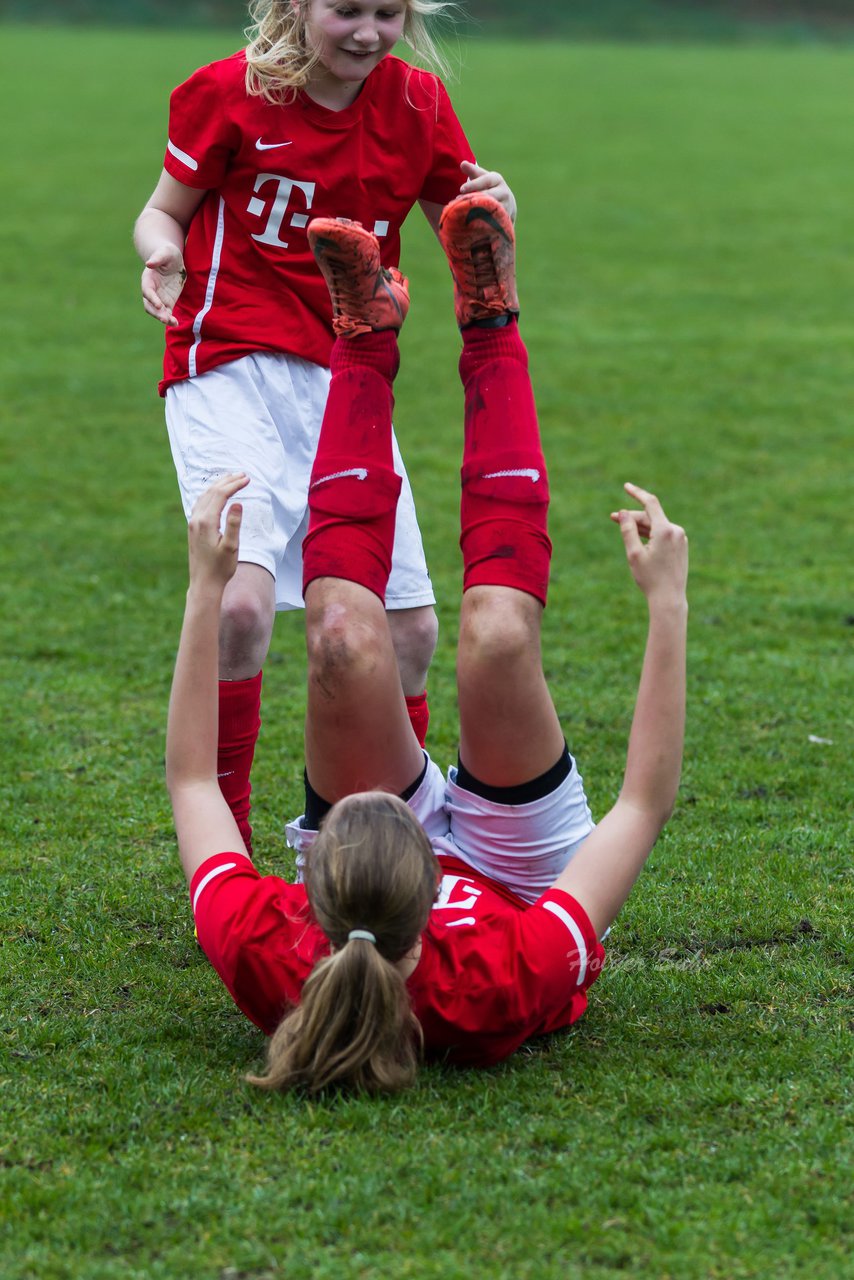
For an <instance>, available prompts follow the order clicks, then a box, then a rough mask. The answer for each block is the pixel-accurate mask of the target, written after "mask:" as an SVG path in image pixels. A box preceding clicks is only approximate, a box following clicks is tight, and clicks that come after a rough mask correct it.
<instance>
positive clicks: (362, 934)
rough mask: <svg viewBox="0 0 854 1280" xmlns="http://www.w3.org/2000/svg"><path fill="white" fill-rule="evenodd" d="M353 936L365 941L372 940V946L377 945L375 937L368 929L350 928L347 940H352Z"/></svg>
mask: <svg viewBox="0 0 854 1280" xmlns="http://www.w3.org/2000/svg"><path fill="white" fill-rule="evenodd" d="M354 938H361V939H363V941H365V942H372V943H373V944H374V946H376V945H377V940H376V937H375V936H374V934H372V933H371V932H370V930H369V929H351V930H350V932H349V933H348V934H347V941H348V942H352V941H353V939H354Z"/></svg>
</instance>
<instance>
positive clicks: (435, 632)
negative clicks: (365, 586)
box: [387, 605, 439, 695]
mask: <svg viewBox="0 0 854 1280" xmlns="http://www.w3.org/2000/svg"><path fill="white" fill-rule="evenodd" d="M387 616H388V625H389V631H390V632H391V640H392V644H393V645H394V652H395V656H396V658H397V666H398V670H399V671H400V683H401V685H402V686H403V692H404V693H405V694H408V695H414V694H419V693H421V691H422V689H423V688H424V686H425V685H426V683H427V672H428V670H429V668H430V663H431V662H432V661H433V654H434V653H435V652H436V642H437V640H438V638H439V619H438V618H437V617H436V611H435V609H434V608H433V607H432V605H424V606H422V607H421V608H418V609H391V610H390V611H389V613H388V615H387Z"/></svg>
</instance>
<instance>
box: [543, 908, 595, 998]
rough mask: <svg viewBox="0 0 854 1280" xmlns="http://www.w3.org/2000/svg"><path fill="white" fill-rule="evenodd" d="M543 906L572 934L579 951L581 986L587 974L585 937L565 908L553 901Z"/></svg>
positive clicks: (579, 982) (579, 983)
mask: <svg viewBox="0 0 854 1280" xmlns="http://www.w3.org/2000/svg"><path fill="white" fill-rule="evenodd" d="M543 906H544V907H545V909H546V911H551V913H552V915H553V916H557V918H558V920H560V921H561V922H562V923H563V924H565V925H566V927H567V929H568V930H569V932H570V933H571V934H572V940H573V942H574V943H575V946H576V948H577V950H578V985H579V986H581V984H582V982H583V981H584V976H585V974H586V973H587V947H586V945H585V942H584V935H583V934H582V932H581V930H580V929H579V927H578V925H577V924H576V922H575V921H574V920H573V918H572V916H571V915H570V914H569V912H568V911H567V910H566V908H565V907H562V906H560V904H559V903H557V902H551V901H549V902H544V903H543Z"/></svg>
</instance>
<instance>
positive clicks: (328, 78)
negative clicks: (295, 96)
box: [305, 0, 407, 100]
mask: <svg viewBox="0 0 854 1280" xmlns="http://www.w3.org/2000/svg"><path fill="white" fill-rule="evenodd" d="M406 8H407V6H406V0H308V3H307V4H306V8H305V39H306V45H307V47H308V49H309V50H310V52H312V53H316V54H317V55H318V57H319V65H318V67H317V71H316V74H315V75H314V76H313V77H312V83H317V84H318V86H320V84H323V86H324V87H325V88H327V89H328V90H332V91H334V89H335V87H336V86H337V85H340V86H341V88H342V89H343V88H344V86H347V87H348V90H349V94H348V96H351V100H352V97H355V96H356V93H358V90H359V87H360V86H361V85H362V83H363V82H364V81H365V80H366V79H367V78H368V76H369V75H370V73H371V72H372V71H373V69H374V67H375V66H376V65H377V63H378V62H379V61H380V60H381V59H382V58H384V57H385V55H386V54H387V53H388V52H389V51H390V50H391V49H392V48H393V47H394V45H395V44H396V43H397V41H398V40H399V39H400V37H401V35H402V34H403V24H404V21H405V19H406Z"/></svg>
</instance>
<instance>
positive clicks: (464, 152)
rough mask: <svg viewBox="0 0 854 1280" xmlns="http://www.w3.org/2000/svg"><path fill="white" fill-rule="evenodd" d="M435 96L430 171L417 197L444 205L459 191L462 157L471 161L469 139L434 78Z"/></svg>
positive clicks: (446, 96)
mask: <svg viewBox="0 0 854 1280" xmlns="http://www.w3.org/2000/svg"><path fill="white" fill-rule="evenodd" d="M434 84H435V91H434V93H435V96H434V98H433V103H432V104H431V109H432V110H434V111H435V114H436V124H435V128H434V131H433V157H432V164H431V167H430V172H429V173H428V174H427V177H426V178H425V180H424V184H423V186H422V188H421V192H420V195H419V199H421V200H430V201H432V202H433V203H435V204H447V203H448V201H449V200H453V199H454V196H458V195H459V193H460V185H461V184H462V182H463V180H464V175H463V173H462V172H461V170H460V163H461V162H462V161H463V160H472V161H473V160H474V152H473V151H472V149H471V145H470V143H469V140H468V138H467V137H466V135H465V132H464V131H463V126H462V125H461V124H460V122H459V120H458V119H457V116H456V112H455V111H454V108H453V106H452V105H451V99H450V98H449V96H448V91H447V89H446V88H445V86H444V85H443V84H442V82H441V80H437V79H434Z"/></svg>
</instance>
